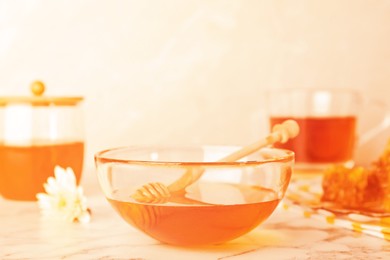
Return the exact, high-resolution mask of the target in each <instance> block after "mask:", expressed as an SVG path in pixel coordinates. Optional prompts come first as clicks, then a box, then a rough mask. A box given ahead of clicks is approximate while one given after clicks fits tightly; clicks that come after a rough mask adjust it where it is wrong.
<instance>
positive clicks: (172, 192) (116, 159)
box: [95, 146, 294, 246]
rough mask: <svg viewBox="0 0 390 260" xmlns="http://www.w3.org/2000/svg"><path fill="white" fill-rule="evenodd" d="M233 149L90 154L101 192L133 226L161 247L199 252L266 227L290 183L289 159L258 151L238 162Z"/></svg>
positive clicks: (285, 152) (157, 149)
mask: <svg viewBox="0 0 390 260" xmlns="http://www.w3.org/2000/svg"><path fill="white" fill-rule="evenodd" d="M238 149H240V147H236V146H191V147H169V146H165V147H161V146H158V147H153V146H150V147H122V148H114V149H108V150H104V151H101V152H98V153H96V154H95V164H96V168H97V175H98V180H99V183H100V186H101V189H102V191H103V193H104V195H105V197H106V198H107V200H108V201H109V203H110V204H111V206H112V207H113V208H114V209H115V211H116V212H117V213H118V214H119V215H120V216H121V217H122V218H123V219H124V220H125V221H126V222H127V223H129V224H130V225H132V226H133V227H135V228H137V229H138V230H140V231H142V232H144V233H145V234H147V235H149V236H150V237H152V238H154V239H156V240H159V241H161V242H163V243H166V244H171V245H178V246H200V245H211V244H219V243H223V242H226V241H229V240H232V239H235V238H237V237H240V236H242V235H244V234H246V233H248V232H249V231H251V230H252V229H254V228H256V227H257V226H258V225H260V224H261V223H262V222H264V221H265V220H266V219H267V218H268V217H269V216H270V215H271V214H272V212H273V211H274V210H275V208H276V207H277V206H278V204H279V202H280V201H281V199H282V198H283V196H284V194H285V192H286V189H287V187H288V184H289V182H290V178H291V174H292V168H293V164H294V153H293V152H291V151H289V150H283V149H276V148H271V147H267V148H262V149H260V150H258V151H256V152H253V153H251V154H250V155H247V156H245V157H243V158H241V159H239V160H237V161H228V162H226V161H225V162H221V161H220V160H219V159H220V158H223V157H225V156H227V155H229V154H231V153H234V152H235V151H237V150H238Z"/></svg>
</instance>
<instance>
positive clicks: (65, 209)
mask: <svg viewBox="0 0 390 260" xmlns="http://www.w3.org/2000/svg"><path fill="white" fill-rule="evenodd" d="M54 176H55V177H49V178H48V179H47V182H46V183H45V184H44V185H43V186H44V188H45V191H46V193H38V194H37V199H38V205H39V208H40V209H41V212H42V215H43V216H44V217H45V218H49V219H64V220H66V221H69V222H77V221H79V222H83V223H86V222H89V221H90V219H91V211H90V210H89V209H88V207H87V199H86V197H85V196H84V195H83V189H82V187H80V186H77V184H76V177H75V175H74V172H73V170H72V169H71V168H66V169H64V168H61V167H59V166H56V167H55V168H54Z"/></svg>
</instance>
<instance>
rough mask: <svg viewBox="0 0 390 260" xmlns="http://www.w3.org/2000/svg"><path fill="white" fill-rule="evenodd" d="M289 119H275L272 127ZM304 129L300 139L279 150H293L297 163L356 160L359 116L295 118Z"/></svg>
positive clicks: (301, 129)
mask: <svg viewBox="0 0 390 260" xmlns="http://www.w3.org/2000/svg"><path fill="white" fill-rule="evenodd" d="M286 119H288V118H287V117H271V118H270V124H271V126H273V125H275V124H280V123H281V122H283V121H285V120H286ZM294 120H296V122H297V123H298V125H299V127H300V133H299V135H298V136H297V137H295V138H293V139H291V140H289V141H287V143H285V144H275V147H278V148H285V149H289V150H293V151H294V152H295V161H296V162H301V163H302V162H303V163H338V162H341V163H342V162H347V161H349V160H351V159H352V157H353V151H354V146H355V139H356V130H355V129H356V117H355V116H339V117H338V116H333V117H332V116H329V117H305V118H295V117H294Z"/></svg>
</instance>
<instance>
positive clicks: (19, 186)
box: [0, 81, 84, 201]
mask: <svg viewBox="0 0 390 260" xmlns="http://www.w3.org/2000/svg"><path fill="white" fill-rule="evenodd" d="M31 91H32V93H33V95H32V96H30V97H0V195H1V196H3V197H4V198H6V199H11V200H25V201H33V200H36V194H37V193H39V192H44V187H43V184H44V183H45V182H46V181H47V178H48V177H50V176H54V168H55V166H57V165H58V166H60V167H63V168H67V167H70V168H72V169H73V171H74V173H75V176H76V180H77V183H79V182H80V178H81V174H82V168H83V158H84V129H83V128H84V121H83V113H82V111H81V110H82V106H81V104H82V101H83V98H82V97H47V96H44V95H43V94H44V91H45V86H44V84H43V83H42V82H40V81H36V82H33V83H32V84H31Z"/></svg>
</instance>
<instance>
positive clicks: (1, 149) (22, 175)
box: [0, 142, 84, 200]
mask: <svg viewBox="0 0 390 260" xmlns="http://www.w3.org/2000/svg"><path fill="white" fill-rule="evenodd" d="M83 155H84V143H83V142H69V143H58V144H45V143H42V142H36V143H35V144H33V145H31V146H12V145H4V144H1V143H0V194H1V195H2V196H3V197H4V198H8V199H14V200H36V198H35V195H36V194H37V193H38V192H43V191H44V188H43V184H44V183H45V182H46V181H47V178H48V177H49V176H54V167H55V166H56V165H58V166H61V167H63V168H66V167H71V168H72V169H73V171H74V173H75V175H76V179H77V182H79V181H80V178H81V171H82V165H83Z"/></svg>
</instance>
